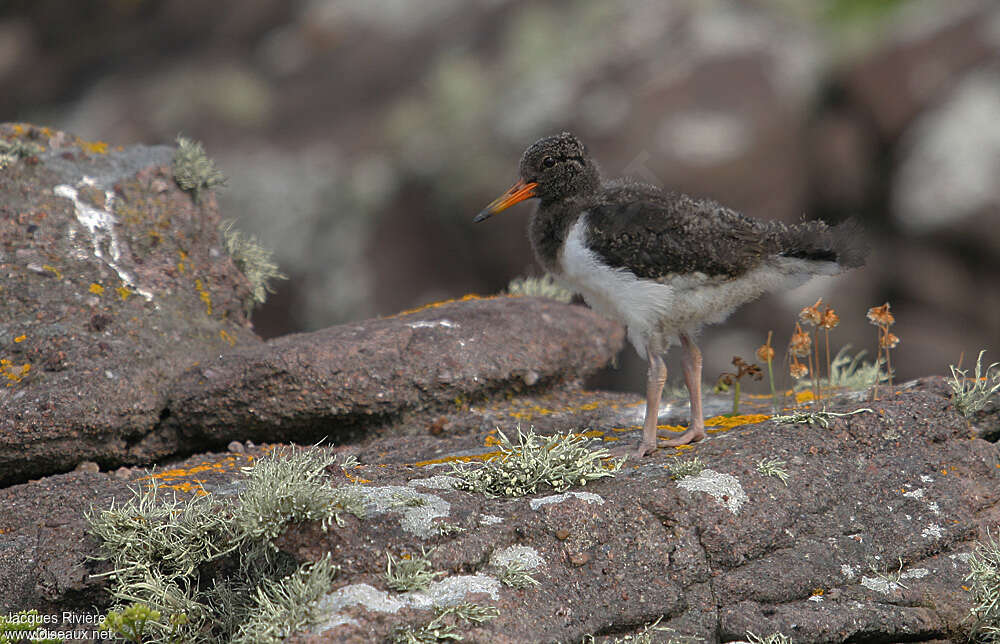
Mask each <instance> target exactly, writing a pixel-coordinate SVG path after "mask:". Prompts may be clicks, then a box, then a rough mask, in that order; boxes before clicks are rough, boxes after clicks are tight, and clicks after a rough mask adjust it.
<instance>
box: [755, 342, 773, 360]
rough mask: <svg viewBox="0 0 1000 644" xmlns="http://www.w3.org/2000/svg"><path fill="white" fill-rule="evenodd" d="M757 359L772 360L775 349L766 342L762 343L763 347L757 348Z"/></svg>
mask: <svg viewBox="0 0 1000 644" xmlns="http://www.w3.org/2000/svg"><path fill="white" fill-rule="evenodd" d="M757 359H758V360H760V361H761V362H770V361H772V360H774V349H772V348H771V347H770V346H768V345H766V344H763V345H761V347H760V348H759V349H757Z"/></svg>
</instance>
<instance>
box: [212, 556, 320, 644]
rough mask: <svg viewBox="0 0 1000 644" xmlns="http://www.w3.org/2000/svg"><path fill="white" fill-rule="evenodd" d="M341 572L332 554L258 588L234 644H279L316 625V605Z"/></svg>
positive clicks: (264, 583)
mask: <svg viewBox="0 0 1000 644" xmlns="http://www.w3.org/2000/svg"><path fill="white" fill-rule="evenodd" d="M338 570H339V567H338V566H336V565H334V564H333V563H332V562H331V560H330V553H329V552H328V553H326V555H325V556H324V557H323V558H322V559H320V560H319V561H315V562H310V563H305V564H303V565H301V566H300V567H299V568H298V569H296V570H295V572H293V573H292V574H290V575H287V576H285V577H283V578H281V579H278V580H265V581H264V582H263V583H261V584H260V585H259V586H258V587H257V593H256V596H255V597H254V598H253V603H252V605H251V606H250V610H249V620H248V621H247V622H246V623H245V624H244V625H243V626H242V627H240V630H239V632H238V633H237V634H236V637H234V638H233V640H232V642H233V644H259V643H263V644H272V643H273V644H276V643H277V642H282V641H284V639H285V638H286V637H288V636H289V635H292V634H293V633H295V632H296V631H300V630H303V629H304V628H306V627H307V626H310V625H312V624H313V623H315V622H316V616H315V606H316V603H317V602H318V601H319V600H320V598H322V597H323V595H325V594H326V593H327V592H329V590H330V586H331V585H332V584H333V579H334V577H336V575H337V572H338Z"/></svg>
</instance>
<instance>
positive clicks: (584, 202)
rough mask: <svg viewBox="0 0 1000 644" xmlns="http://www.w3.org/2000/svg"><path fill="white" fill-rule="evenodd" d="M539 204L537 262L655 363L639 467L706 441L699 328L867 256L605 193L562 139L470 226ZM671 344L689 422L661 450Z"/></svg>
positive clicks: (807, 237) (828, 242)
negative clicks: (651, 457)
mask: <svg viewBox="0 0 1000 644" xmlns="http://www.w3.org/2000/svg"><path fill="white" fill-rule="evenodd" d="M532 198H534V199H538V207H537V208H536V209H535V212H534V214H533V215H532V217H531V222H530V224H529V227H528V236H529V238H530V240H531V245H532V248H533V249H534V251H535V256H536V257H537V259H538V261H539V263H541V265H542V266H543V267H544V268H545V270H547V271H548V272H550V273H551V274H552V275H554V276H555V277H556V278H557V279H559V280H560V281H562V282H563V283H565V284H566V285H567V286H568V287H570V288H571V289H573V290H574V291H576V292H578V293H580V294H581V295H582V296H583V299H584V301H586V302H587V304H589V305H590V306H591V308H593V309H595V310H597V311H598V312H600V313H602V314H604V315H605V316H608V317H611V318H613V319H617V320H619V321H621V322H622V323H624V324H625V325H626V327H627V328H628V338H629V341H630V342H631V343H632V346H634V347H635V350H636V351H637V352H638V353H639V355H640V356H641V357H644V358H645V359H646V361H647V363H648V370H647V380H646V416H645V422H644V423H643V432H642V440H641V442H640V443H639V447H638V449H637V450H636V452H635V455H636V456H637V457H642V456H645V455H646V454H649V453H651V452H653V451H654V450H655V449H656V448H657V446H658V445H660V446H677V445H684V444H687V443H693V442H695V441H700V440H702V439H703V438H705V422H704V418H703V417H702V406H701V368H702V359H701V352H700V351H699V350H698V346H697V345H696V344H695V341H694V338H695V336H696V335H697V334H698V331H699V330H700V329H701V327H702V326H703V325H705V324H713V323H717V322H721V321H723V320H724V319H725V318H726V317H727V316H728V315H729V314H730V313H732V312H733V310H735V309H736V308H737V307H739V306H740V305H742V304H745V303H747V302H749V301H751V300H754V299H756V298H758V297H760V296H761V295H762V294H763V293H765V292H768V291H776V290H782V289H789V288H793V287H795V286H798V285H800V284H803V283H805V282H806V281H807V280H809V279H810V278H812V277H814V276H817V275H834V274H837V273H840V272H842V271H844V270H845V269H849V268H855V267H859V266H862V265H863V264H864V259H865V254H866V249H865V248H864V246H863V245H862V244H861V243H860V242H859V240H858V237H859V235H858V231H857V229H856V226H854V225H853V224H851V223H845V224H841V225H838V226H833V227H831V226H828V225H827V224H825V223H823V222H821V221H808V222H803V223H799V224H794V225H785V224H783V223H780V222H776V221H759V220H756V219H751V218H750V217H746V216H744V215H741V214H740V213H738V212H735V211H733V210H730V209H729V208H726V207H724V206H721V205H719V204H718V203H715V202H714V201H709V200H702V199H695V198H692V197H689V196H687V195H683V194H678V193H673V192H664V191H662V190H660V189H659V188H656V187H655V186H650V185H646V184H643V183H638V182H635V181H632V180H629V179H620V180H616V181H609V182H606V181H604V180H602V178H601V174H600V171H599V170H598V167H597V165H596V163H595V162H594V160H593V159H591V157H590V155H589V154H588V153H587V149H586V148H585V147H584V145H583V143H581V142H580V140H579V139H577V138H576V137H575V136H573V135H572V134H569V133H566V132H564V133H562V134H559V135H558V136H551V137H546V138H543V139H541V140H539V141H536V142H535V143H534V144H532V145H531V146H530V147H529V148H528V149H527V150H526V151H525V153H524V156H523V157H522V158H521V166H520V180H519V181H518V182H517V183H515V184H514V186H513V187H511V188H510V190H508V191H507V192H506V193H504V194H503V195H502V196H501V197H499V198H497V199H496V200H495V201H493V202H492V203H491V204H489V205H488V206H486V208H484V209H483V210H482V211H481V212H480V213H479V214H478V215H477V216H476V218H475V220H474V221H476V222H480V221H483V220H485V219H487V218H489V217H490V216H492V215H495V214H496V213H498V212H500V211H502V210H505V209H506V208H509V207H510V206H512V205H514V204H516V203H518V202H521V201H524V200H525V199H532ZM676 342H679V343H680V345H681V348H682V349H683V360H682V364H683V366H684V382H685V384H686V385H687V388H688V392H689V394H690V398H691V422H690V424H689V425H688V428H687V430H686V431H685V432H684V433H683V434H681V435H680V436H677V437H675V438H671V439H669V440H660V441H659V442H658V437H657V429H656V425H657V416H658V412H659V407H660V396H661V395H662V393H663V385H664V383H665V382H666V379H667V368H666V365H665V364H664V362H663V356H664V354H665V353H666V352H667V350H668V349H669V348H670V346H671V345H672V344H674V343H676Z"/></svg>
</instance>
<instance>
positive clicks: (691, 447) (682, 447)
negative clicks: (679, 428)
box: [674, 445, 694, 452]
mask: <svg viewBox="0 0 1000 644" xmlns="http://www.w3.org/2000/svg"><path fill="white" fill-rule="evenodd" d="M674 449H679V450H681V451H682V452H683V451H685V450H689V449H694V445H674Z"/></svg>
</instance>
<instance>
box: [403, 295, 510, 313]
mask: <svg viewBox="0 0 1000 644" xmlns="http://www.w3.org/2000/svg"><path fill="white" fill-rule="evenodd" d="M498 297H500V296H499V295H489V296H485V297H484V296H482V295H476V294H475V293H469V294H468V295H463V296H462V297H460V298H453V299H450V300H442V301H440V302H433V303H431V304H424V305H423V306H418V307H417V308H415V309H408V310H406V311H400V312H399V313H397V314H396V315H393V316H390V317H396V318H398V317H402V316H404V315H412V314H414V313H419V312H420V311H426V310H428V309H436V308H438V307H441V306H445V305H446V304H452V303H454V302H470V301H472V300H493V299H496V298H498Z"/></svg>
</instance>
